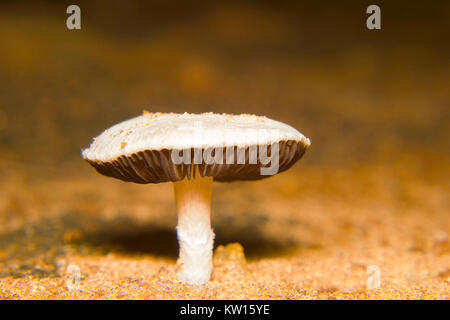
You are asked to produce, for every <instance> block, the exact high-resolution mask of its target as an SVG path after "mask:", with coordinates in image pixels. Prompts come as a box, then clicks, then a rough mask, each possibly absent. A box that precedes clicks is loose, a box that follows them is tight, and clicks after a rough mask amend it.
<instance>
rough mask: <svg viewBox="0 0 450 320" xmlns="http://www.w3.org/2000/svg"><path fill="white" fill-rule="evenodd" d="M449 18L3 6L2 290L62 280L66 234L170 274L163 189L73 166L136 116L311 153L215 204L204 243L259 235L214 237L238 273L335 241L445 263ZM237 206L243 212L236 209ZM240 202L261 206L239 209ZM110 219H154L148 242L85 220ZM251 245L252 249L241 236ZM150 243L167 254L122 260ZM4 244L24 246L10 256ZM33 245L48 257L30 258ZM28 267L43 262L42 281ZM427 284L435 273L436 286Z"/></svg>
mask: <svg viewBox="0 0 450 320" xmlns="http://www.w3.org/2000/svg"><path fill="white" fill-rule="evenodd" d="M69 4H78V5H79V6H80V7H81V26H82V29H81V30H75V31H70V30H68V29H67V28H66V19H67V17H68V14H66V8H67V6H68V5H69ZM370 4H377V5H379V6H380V7H381V21H382V22H381V26H382V29H381V30H374V31H371V30H368V29H367V28H366V18H367V17H368V15H367V14H366V13H365V12H366V8H367V6H368V5H370ZM449 18H450V2H449V1H432V2H428V1H375V2H373V1H321V2H317V1H283V2H280V3H278V2H277V3H275V2H271V1H257V2H255V1H198V2H195V3H190V2H189V3H187V2H184V1H177V2H170V3H167V2H166V1H75V2H73V1H12V0H11V1H2V2H1V4H0V174H1V176H2V181H1V183H0V220H1V221H2V223H3V230H4V231H3V235H2V237H1V238H0V249H1V250H0V261H3V262H2V263H3V264H0V266H2V268H3V269H0V275H2V276H3V277H6V278H7V279H8V277H11V274H15V275H16V276H17V278H18V279H22V278H23V277H25V275H34V276H36V277H37V278H39V279H40V278H46V277H47V276H49V275H55V276H56V275H58V274H60V273H58V272H59V271H58V270H57V263H56V262H55V261H56V260H55V258H54V256H67V255H68V256H71V253H70V252H69V253H68V251H67V250H69V249H67V248H66V249H64V248H65V247H64V246H63V244H65V243H71V239H72V238H71V235H72V236H73V234H71V233H70V232H69V234H68V235H67V230H72V229H74V228H75V229H74V230H75V235H79V234H80V233H81V234H82V235H83V234H84V236H80V237H81V239H87V240H83V241H86V242H82V245H81V247H77V248H78V249H77V250H78V251H77V250H76V252H78V254H80V252H83V251H82V250H81V249H80V248H85V247H91V246H98V243H99V242H100V243H105V242H107V243H108V245H111V246H112V247H114V246H115V245H116V244H118V245H120V246H125V247H126V248H125V253H127V254H130V252H131V253H133V252H138V253H139V254H146V255H148V256H153V255H156V257H159V256H158V254H159V253H161V252H162V253H163V254H162V256H165V255H167V256H168V257H169V258H170V259H172V260H171V261H172V262H171V263H172V264H173V259H174V258H175V257H176V250H177V249H176V243H175V241H176V239H175V235H174V233H173V234H172V233H170V232H171V231H170V232H169V231H168V230H172V229H173V227H174V225H175V215H174V207H173V206H172V195H171V189H170V186H148V187H146V186H144V187H142V186H134V185H130V184H126V183H122V182H117V181H113V180H111V179H107V178H103V177H99V176H98V175H97V174H96V173H95V172H94V170H93V169H92V168H90V167H89V166H88V165H87V164H86V163H84V162H83V161H82V159H81V157H80V150H81V149H82V148H84V147H87V146H88V145H89V143H90V141H91V139H92V138H93V137H94V136H95V135H97V134H99V133H100V132H101V131H103V130H104V129H105V128H107V127H108V126H111V125H113V124H115V123H117V122H119V121H122V120H125V119H127V118H130V117H133V116H136V115H138V114H140V113H141V112H142V110H143V109H147V110H149V111H163V112H207V111H213V112H226V113H254V114H258V115H266V116H268V117H270V118H274V119H277V120H280V121H283V122H286V123H288V124H290V125H292V126H294V127H295V128H297V129H299V130H300V131H301V132H302V133H303V134H305V135H306V136H307V137H309V138H310V139H311V141H312V146H311V148H310V150H309V151H308V152H307V154H306V155H305V157H304V158H303V159H302V160H301V161H300V164H298V165H296V166H295V167H294V168H293V169H292V170H291V171H288V172H287V173H285V174H283V175H280V177H274V178H271V179H268V180H267V181H266V182H263V183H261V184H252V183H250V184H246V183H242V184H241V183H237V184H236V185H235V186H234V185H233V187H227V186H225V187H224V186H222V185H219V186H218V187H217V189H218V190H219V193H216V194H215V195H214V197H215V199H216V200H214V201H215V202H214V204H213V208H215V209H214V210H215V211H216V212H217V213H216V218H214V217H213V220H214V219H216V220H215V224H216V225H215V226H216V227H217V228H218V229H220V228H221V225H227V224H229V220H227V219H237V218H235V216H236V215H235V213H236V212H241V211H242V212H244V211H245V212H250V213H251V214H249V215H250V217H251V219H253V218H254V215H255V214H256V216H257V217H259V218H258V219H262V221H263V222H264V223H265V224H264V225H265V226H266V227H267V228H266V229H267V230H266V229H264V228H265V227H264V228H263V227H261V228H259V229H258V228H256V229H252V230H247V229H245V228H247V227H245V226H247V225H249V224H252V222H251V221H253V220H251V219H250V218H248V219H250V220H243V222H242V223H240V222H239V223H238V222H236V226H235V227H236V229H235V230H236V232H235V233H233V234H232V235H230V236H229V237H228V238H227V237H225V238H224V239H222V240H221V239H220V236H219V239H218V241H219V243H221V242H222V243H225V242H227V241H239V242H241V243H243V244H244V248H245V249H246V253H247V254H249V255H250V258H251V257H252V253H253V257H255V259H256V258H258V257H262V258H267V257H268V256H266V255H264V254H262V256H261V252H269V251H270V250H269V249H267V250H266V251H264V250H265V249H264V248H263V249H261V246H262V247H264V245H266V246H267V247H268V248H269V247H270V248H272V249H273V250H272V251H271V252H273V253H274V254H275V256H276V255H277V252H282V251H283V250H284V249H283V248H285V246H290V245H292V244H293V246H294V247H297V248H303V249H305V248H330V246H333V245H334V244H336V243H339V241H340V240H342V239H344V238H347V237H348V234H352V231H351V230H359V231H355V232H356V234H353V236H354V239H357V241H358V242H361V241H362V242H363V243H364V241H365V240H364V239H366V238H365V237H367V233H369V234H370V232H369V231H368V230H375V231H373V232H374V237H375V238H376V239H379V241H380V242H379V243H381V245H380V244H379V243H378V242H377V243H378V244H377V245H375V248H379V247H378V245H380V246H381V247H383V248H386V247H392V248H396V249H395V250H398V251H395V250H394V252H396V254H395V255H397V254H398V252H403V251H402V250H410V249H411V248H413V249H412V252H421V251H420V250H423V251H422V252H428V250H432V248H434V246H435V244H436V243H438V244H439V243H444V244H445V246H448V231H449V229H448V228H449V207H450V206H449V200H448V191H449V188H448V187H449V186H448V181H449V178H450V176H449V160H450V144H449V139H450V129H449V128H450V93H449V88H450V77H449V74H450V59H449V57H450V42H449V41H448V39H450V28H449V25H448V21H449ZM146 188H148V189H146ZM144 189H145V190H144ZM251 190H256V191H255V192H256V193H255V194H254V193H251V194H250V192H253V191H251ZM258 190H259V191H258ZM258 192H260V193H258ZM149 193H153V194H157V196H155V195H151V194H150V195H149ZM228 194H229V195H228ZM119 195H120V196H119ZM228 197H229V198H228ZM242 197H243V198H247V199H248V201H249V202H246V201H244V200H236V199H239V198H242ZM263 198H264V199H266V200H262V199H263ZM227 199H229V201H227ZM255 201H256V202H261V203H265V202H264V201H266V202H267V204H268V206H265V205H263V204H261V205H260V206H259V207H258V208H257V209H254V208H253V209H252V205H253V204H252V203H255ZM296 201H297V202H296ZM233 203H234V206H233ZM289 203H290V204H289ZM300 207H301V210H298V208H300ZM152 210H153V211H152ZM298 211H300V213H299V212H298ZM141 212H142V214H141ZM230 212H231V213H230ZM252 212H253V213H252ZM380 212H382V213H380ZM170 213H172V215H170ZM227 214H229V215H227ZM252 214H254V215H252ZM118 216H119V217H125V219H131V218H133V219H138V220H139V219H143V220H145V222H146V223H155V217H158V219H161V220H158V223H160V224H162V225H163V231H162V234H161V233H158V232H160V231H159V229H156V231H155V232H156V233H155V232H154V233H152V232H151V231H150V234H149V233H148V232H147V233H145V232H144V231H143V232H144V234H143V235H142V237H141V238H137V239H135V238H133V237H131V238H130V236H129V233H130V232H133V231H134V229H135V228H136V226H137V225H139V223H136V222H127V223H128V224H125V227H123V228H122V229H120V228H119V229H120V230H119V231H120V232H119V231H117V228H116V227H114V228H113V230H112V231H111V230H109V229H108V228H109V227H108V228H106V227H104V229H102V227H101V226H104V225H105V223H104V221H103V220H95V219H99V218H98V217H102V219H110V220H111V221H116V220H117V219H118V218H117V217H118ZM243 216H245V213H244V214H243ZM57 217H65V218H61V219H62V220H61V225H57V226H55V225H53V224H52V223H50V224H51V226H49V225H47V223H48V222H47V220H46V219H47V218H48V219H50V220H51V219H56V221H59V220H58V219H59V218H57ZM67 217H69V218H67ZM70 217H77V218H73V219H75V220H71V219H72V218H70ZM130 217H131V218H130ZM283 217H284V218H283ZM292 217H294V218H292ZM295 217H301V219H304V220H302V221H303V223H305V224H300V229H299V228H297V227H295V226H293V225H295V224H292V223H291V222H292V219H294V220H295V219H297V218H295ZM410 217H411V219H410ZM412 217H414V218H412ZM66 218H67V219H66ZM64 219H66V220H64ZM83 219H84V220H83ZM89 219H91V220H92V219H93V220H94V221H91V220H89ZM164 219H166V220H164ZM283 219H285V220H283ZM290 219H291V220H290ZM317 219H318V220H317ZM379 219H381V220H379ZM85 220H86V221H88V222H86V221H85ZM108 221H109V220H108ZM127 221H128V220H127ZM161 221H162V222H161ZM233 221H235V220H233ZM272 221H273V223H272ZM283 221H284V222H283ZM89 223H91V224H92V225H94V227H92V228H93V229H92V230H94V231H92V230H91V229H89V227H87V225H88V224H89ZM327 223H329V226H328V227H327V226H326V224H327ZM311 224H312V225H313V228H310V225H311ZM399 224H402V225H403V226H404V229H401V228H400V230H403V231H398V230H397V227H398V225H399ZM409 224H410V225H409ZM275 225H280V226H281V227H280V228H281V230H282V231H281V233H280V234H281V235H285V237H286V238H285V239H284V238H282V237H281V238H282V239H281V240H280V239H279V238H280V234H277V233H276V231H273V230H275V229H274V228H275V227H271V226H275ZM314 225H315V226H316V229H315V228H314ZM374 225H375V227H374ZM74 226H75V227H74ZM239 226H241V227H242V228H244V229H242V228H241V227H239ZM308 226H309V227H308ZM290 227H291V228H292V229H289V228H290ZM27 228H31V230H35V229H36V228H37V229H39V228H41V229H39V230H43V231H41V233H40V234H41V236H42V238H40V239H41V240H39V241H36V244H35V245H34V247H33V246H32V247H31V248H29V249H26V248H27V246H29V245H30V243H31V242H33V241H34V240H36V238H35V233H33V232H31V235H29V238H27V237H25V238H24V236H23V235H24V234H27V233H26V230H28V229H27ZM33 228H35V229H33ZM164 228H165V229H164ZM240 228H241V229H240ZM283 228H284V229H283ZM355 228H356V229H355ZM225 229H226V228H225ZM11 230H12V231H11ZM24 230H25V231H24ZM46 230H47V231H48V230H52V233H51V234H52V235H53V236H52V237H54V238H51V237H50V238H51V239H52V240H48V237H49V232H50V231H48V232H47V231H46ZM55 230H56V231H55ZM57 230H61V231H60V233H61V234H59V233H58V232H57ZM89 230H91V231H89ZM127 230H129V231H127ZM143 230H149V227H148V226H145V225H144V227H143ZM150 230H153V229H151V228H150ZM243 230H244V231H245V232H242V231H243ZM289 230H291V231H289ZM314 230H315V231H314ZM53 231H55V233H53ZM266 231H267V232H266ZM393 231H396V232H395V233H396V235H395V237H397V236H398V237H400V238H392V237H394V235H393V233H392V232H393ZM397 231H398V232H397ZM77 232H78V233H77ZM115 232H116V233H117V232H119V234H120V235H119V236H117V237H115V236H114V235H115ZM123 232H124V233H125V236H123V235H122V233H123ZM127 232H128V233H127ZM222 232H224V233H225V232H226V231H225V230H222ZM252 232H253V233H254V234H257V237H256V239H257V240H249V239H247V238H245V236H243V234H246V233H248V234H252ZM265 232H266V233H265ZM358 232H360V233H358ZM402 232H403V235H402ZM272 233H273V234H275V236H273V235H272V236H271V235H270V234H272ZM89 234H93V236H92V237H93V238H94V239H95V240H89V239H90V238H89V237H90V236H89ZM111 234H112V235H113V236H111ZM217 234H219V233H217ZM330 234H331V236H330ZM399 234H400V235H399ZM105 235H107V238H108V237H109V238H108V239H110V240H111V239H112V240H111V241H110V240H104V239H105ZM333 235H334V236H333ZM67 237H68V238H67ZM161 237H162V238H164V237H165V238H167V239H172V237H173V241H174V242H173V243H172V245H171V246H169V248H165V247H164V246H162V247H160V246H156V247H152V246H150V247H146V246H142V245H140V244H137V243H140V242H142V241H143V242H145V241H150V242H151V241H154V242H158V241H160V239H161ZM233 237H237V239H234V238H233ZM258 237H259V238H258ZM436 237H438V238H436ZM439 237H440V238H439ZM446 237H447V238H446ZM75 238H76V239H78V238H77V237H76V236H75ZM165 238H164V239H165ZM19 239H20V241H24V243H22V244H20V245H17V244H14V242H15V241H19ZM23 239H26V240H23ZM99 239H100V240H99ZM149 239H150V240H149ZM274 239H277V240H274ZM293 239H294V240H293ZM339 239H340V240H339ZM436 239H438V240H436ZM439 239H440V240H439ZM442 239H444V240H442ZM446 239H447V240H446ZM366 240H367V239H366ZM58 241H60V242H61V243H62V244H61V245H59V242H58ZM108 241H109V242H108ZM170 241H172V240H170ZM252 241H253V242H252ZM278 241H281V244H280V243H278ZM283 241H284V242H283ZM342 241H344V240H342ZM439 241H440V242H439ZM442 241H443V242H442ZM302 243H303V245H302ZM305 243H309V244H310V245H305ZM386 243H388V244H386ZM346 245H347V243H346ZM346 245H343V244H341V247H340V248H341V249H342V250H343V251H345V250H349V249H348V248H347V247H346ZM368 245H369V244H368ZM439 245H441V244H439ZM49 246H55V247H57V249H55V250H56V251H55V252H57V254H56V253H54V254H53V255H50V256H49V257H47V256H45V255H44V256H45V257H44V258H43V252H48V251H49V249H48V248H49ZM280 246H281V247H280ZM283 246H284V247H283ZM100 247H102V245H100ZM417 247H419V249H418V250H419V251H414V250H415V249H414V248H416V249H417ZM39 248H40V249H39ZM61 248H63V249H61ZM71 248H72V249H73V247H71ZM108 248H109V247H108ZM114 248H115V247H114ZM420 248H422V249H420ZM445 248H447V247H445ZM360 249H361V252H359V251H358V252H359V253H358V254H362V252H365V251H366V249H363V248H360ZM2 250H3V251H2ZM61 250H62V251H61ZM65 250H66V251H65ZM80 250H81V251H80ZM83 250H84V249H83ZM86 250H87V249H86ZM305 250H307V249H305ZM380 250H384V249H380ZM433 250H434V249H433ZM442 250H444V249H442ZM445 250H448V249H445ZM445 250H444V252H446V253H445V255H444V258H445V259H446V260H445V261H441V260H439V261H440V262H439V261H438V262H436V261H435V260H432V262H433V263H438V265H439V266H440V265H445V263H446V262H447V261H448V260H447V259H448V251H445ZM172 251H173V253H172ZM2 252H3V253H2ZM408 252H409V251H408ZM369 255H370V254H369ZM269 256H270V255H269ZM100 257H101V255H100ZM294 257H297V256H295V255H294ZM439 257H441V256H439ZM366 258H367V260H368V261H369V260H370V259H372V260H373V259H375V258H374V256H370V257H366ZM1 259H3V260H1ZM27 259H31V260H29V261H28V260H27ZM36 259H38V260H39V259H41V260H42V261H44V262H42V261H41V260H39V261H41V262H40V263H41V266H40V267H36V265H38V263H37V262H36V261H35V260H36ZM299 259H300V260H302V261H303V260H304V257H299ZM386 259H387V258H386ZM372 260H371V261H372ZM409 260H410V257H405V259H404V260H402V261H401V262H399V263H400V264H401V263H404V262H405V263H406V261H409ZM23 261H28V262H26V263H25V262H23ZM317 261H320V258H318V260H317ZM427 261H428V260H427ZM444 262H445V263H444ZM80 263H81V262H80ZM333 263H335V264H336V265H339V263H340V262H339V261H338V262H336V261H335V262H333ZM355 263H359V262H355ZM364 263H365V262H364ZM364 263H362V265H365V264H364ZM380 263H381V262H380ZM392 263H395V262H392ZM430 263H431V262H430ZM172 264H169V265H172ZM259 267H260V266H258V267H255V268H259ZM416 267H417V266H416ZM416 267H414V268H416ZM21 268H22V269H21ZM35 268H38V269H39V270H44V271H45V272H47V273H45V272H44V271H42V272H44V273H39V272H37V271H36V270H35ZM441 269H442V268H441ZM441 269H439V267H436V268H434V269H433V270H435V271H433V272H435V274H441V273H442V272H444V273H443V274H444V278H445V277H447V276H448V273H447V275H446V273H445V272H448V269H445V268H444V269H442V270H441ZM2 270H3V271H2ZM5 270H6V271H5ZM362 270H363V269H362ZM446 270H447V271H446ZM2 272H3V273H2ZM125 273H126V272H125ZM170 274H171V273H170ZM319 278H320V279H324V278H323V275H322V277H319ZM420 279H422V278H420ZM420 279H419V280H417V281H422V280H423V279H422V280H420ZM437 279H438V280H439V281H441V280H442V277H440V278H439V277H438V278H437ZM324 281H325V280H324ZM439 281H438V283H440V282H439ZM447 284H448V283H447ZM433 285H435V284H433ZM314 286H315V287H314ZM313 287H314V288H316V289H317V284H315V285H313V284H311V288H313ZM319 287H320V285H319ZM336 287H337V288H340V287H339V285H338V284H336ZM48 290H49V289H48V288H47V291H48ZM55 290H56V291H54V292H53V293H52V294H54V295H56V296H60V295H61V294H62V293H61V292H60V291H57V290H59V289H55ZM61 290H62V289H61ZM336 290H337V291H339V289H336ZM336 290H335V291H336ZM349 290H350V289H349ZM12 291H13V292H14V290H12ZM50 291H51V290H50ZM50 291H48V292H50ZM55 292H56V293H55ZM327 292H328V291H325V293H327ZM331 292H334V291H333V290H332V291H331ZM349 292H352V291H351V290H350V291H349ZM437 292H439V290H438V291H437ZM4 296H5V297H13V298H14V294H12V295H11V296H8V295H7V294H5V293H4ZM144 296H145V295H144ZM286 296H287V293H285V294H284V296H282V297H286ZM17 297H22V296H21V295H20V294H18V296H17ZM200 297H204V296H201V295H200ZM441 297H442V295H441ZM163 298H164V297H163Z"/></svg>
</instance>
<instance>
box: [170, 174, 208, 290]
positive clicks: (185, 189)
mask: <svg viewBox="0 0 450 320" xmlns="http://www.w3.org/2000/svg"><path fill="white" fill-rule="evenodd" d="M212 182H213V178H212V177H199V176H198V177H196V178H194V179H190V180H189V179H184V180H181V181H177V182H175V183H174V191H175V201H176V204H177V211H178V225H177V237H178V242H179V245H180V257H179V262H180V264H181V270H180V271H179V272H178V278H179V279H180V280H181V281H183V282H185V283H187V284H190V285H203V284H205V283H207V282H208V281H209V279H210V277H211V271H212V267H213V265H212V249H213V242H214V233H213V231H212V229H211V220H210V214H211V192H212Z"/></svg>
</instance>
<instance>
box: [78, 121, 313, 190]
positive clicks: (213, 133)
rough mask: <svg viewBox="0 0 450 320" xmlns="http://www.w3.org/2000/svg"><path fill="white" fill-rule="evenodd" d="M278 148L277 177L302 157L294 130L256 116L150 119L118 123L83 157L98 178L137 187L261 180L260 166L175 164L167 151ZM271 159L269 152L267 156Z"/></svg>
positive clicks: (305, 143)
mask: <svg viewBox="0 0 450 320" xmlns="http://www.w3.org/2000/svg"><path fill="white" fill-rule="evenodd" d="M274 143H277V144H278V145H279V155H280V157H279V164H280V166H279V172H281V171H284V170H286V169H288V168H289V167H290V166H292V165H293V164H294V163H295V162H296V161H297V160H298V159H300V158H301V157H302V155H303V154H304V152H305V151H306V149H307V148H308V147H309V145H310V141H309V139H307V138H306V137H305V136H303V135H302V134H301V133H300V132H299V131H297V130H296V129H294V128H293V127H291V126H289V125H287V124H284V123H282V122H279V121H275V120H272V119H269V118H266V117H261V116H255V115H246V114H243V115H229V114H215V113H203V114H188V113H184V114H173V113H170V114H168V113H149V112H144V114H143V115H141V116H138V117H135V118H132V119H129V120H126V121H123V122H121V123H118V124H116V125H114V126H112V127H110V128H109V129H107V130H105V131H104V132H103V133H101V134H100V135H99V136H98V137H96V138H94V140H93V142H92V143H91V145H90V146H89V147H88V148H87V149H84V150H83V151H82V156H83V158H84V159H85V160H87V161H88V162H89V163H90V164H91V165H93V166H94V167H95V168H96V169H97V171H98V172H100V173H102V174H104V175H107V176H112V177H115V178H119V179H122V180H125V181H132V182H137V183H158V182H166V181H179V180H181V179H183V178H185V177H186V176H187V177H188V178H190V177H191V176H195V172H196V171H198V172H199V173H200V175H201V176H212V177H214V180H216V181H231V180H254V179H261V178H265V177H266V176H262V175H261V174H260V172H259V169H260V168H261V167H264V164H262V163H260V161H258V163H256V164H251V163H249V162H248V161H246V163H245V164H238V163H237V161H235V162H234V164H228V163H223V164H218V163H215V164H205V163H201V164H185V163H182V164H176V163H174V162H173V161H172V157H171V154H172V151H177V152H179V151H182V150H191V151H192V152H194V150H196V149H197V150H199V149H201V150H206V149H208V148H216V149H217V148H223V153H224V157H225V148H234V150H235V151H236V152H235V158H236V154H237V149H238V148H242V149H245V152H246V154H245V157H246V160H248V158H249V153H250V149H251V147H252V146H253V147H261V146H269V150H270V146H271V145H272V144H274ZM269 153H270V151H269Z"/></svg>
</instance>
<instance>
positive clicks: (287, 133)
mask: <svg viewBox="0 0 450 320" xmlns="http://www.w3.org/2000/svg"><path fill="white" fill-rule="evenodd" d="M309 145H310V141H309V139H307V138H306V137H305V136H303V135H302V134H301V133H300V132H298V131H297V130H296V129H294V128H293V127H291V126H289V125H287V124H284V123H282V122H279V121H275V120H272V119H269V118H266V117H262V116H255V115H247V114H242V115H229V114H215V113H203V114H188V113H184V114H173V113H170V114H169V113H150V112H147V111H144V113H143V114H142V115H140V116H138V117H135V118H132V119H129V120H126V121H123V122H121V123H118V124H116V125H114V126H112V127H110V128H109V129H107V130H105V131H104V132H102V133H101V134H100V135H99V136H97V137H96V138H94V140H93V141H92V143H91V145H90V146H89V147H88V148H86V149H84V150H83V151H82V156H83V158H84V159H85V160H86V161H88V162H89V163H90V164H91V165H92V166H93V167H94V168H95V169H96V170H97V171H98V172H99V173H101V174H103V175H105V176H109V177H114V178H117V179H120V180H124V181H130V182H135V183H142V184H144V183H161V182H173V185H174V193H175V201H176V206H177V213H178V224H177V228H176V229H177V237H178V241H179V246H180V254H179V262H180V265H181V268H180V271H179V272H178V278H179V279H180V280H181V281H183V282H184V283H187V284H190V285H203V284H205V283H207V282H208V281H209V279H210V276H211V271H212V249H213V241H214V233H213V231H212V229H211V220H210V212H211V193H212V184H213V181H217V182H225V181H236V180H258V179H263V178H266V177H270V176H272V175H274V174H276V173H279V172H282V171H285V170H287V169H289V168H290V167H291V166H292V165H293V164H294V163H295V162H296V161H297V160H299V159H300V158H301V157H302V156H303V154H304V153H305V151H306V149H307V148H308V147H309Z"/></svg>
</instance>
